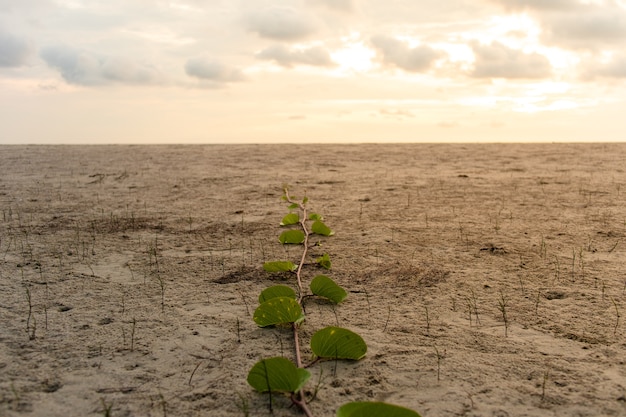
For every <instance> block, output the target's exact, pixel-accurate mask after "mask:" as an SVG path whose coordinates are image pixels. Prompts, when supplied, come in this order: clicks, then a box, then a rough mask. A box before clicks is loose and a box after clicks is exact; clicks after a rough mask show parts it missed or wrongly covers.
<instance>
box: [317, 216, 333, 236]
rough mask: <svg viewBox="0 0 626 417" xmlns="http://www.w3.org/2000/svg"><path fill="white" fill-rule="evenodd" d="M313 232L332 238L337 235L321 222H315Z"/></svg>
mask: <svg viewBox="0 0 626 417" xmlns="http://www.w3.org/2000/svg"><path fill="white" fill-rule="evenodd" d="M311 231H312V232H313V233H315V234H316V235H322V236H332V235H334V234H335V232H333V231H332V230H330V227H328V226H326V225H325V224H324V222H322V221H321V220H315V221H314V222H313V224H312V225H311Z"/></svg>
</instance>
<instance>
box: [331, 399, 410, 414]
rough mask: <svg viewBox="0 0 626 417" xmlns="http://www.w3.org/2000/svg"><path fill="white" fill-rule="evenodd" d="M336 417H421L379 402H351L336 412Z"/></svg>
mask: <svg viewBox="0 0 626 417" xmlns="http://www.w3.org/2000/svg"><path fill="white" fill-rule="evenodd" d="M337 417H421V416H420V415H419V414H417V413H416V412H415V411H413V410H409V409H408V408H404V407H400V406H398V405H393V404H387V403H380V402H353V403H348V404H344V405H342V406H341V407H339V410H337Z"/></svg>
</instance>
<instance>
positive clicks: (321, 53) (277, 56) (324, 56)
mask: <svg viewBox="0 0 626 417" xmlns="http://www.w3.org/2000/svg"><path fill="white" fill-rule="evenodd" d="M256 57H257V58H259V59H266V60H271V61H274V62H276V63H277V64H278V65H281V66H283V67H292V66H293V65H298V64H301V65H311V66H317V67H329V66H332V65H333V61H332V60H331V58H330V54H329V53H328V51H327V50H326V49H324V48H322V47H321V46H314V47H312V48H306V49H289V48H287V47H286V46H284V45H273V46H270V47H268V48H265V49H263V50H262V51H261V52H259V53H258V54H256Z"/></svg>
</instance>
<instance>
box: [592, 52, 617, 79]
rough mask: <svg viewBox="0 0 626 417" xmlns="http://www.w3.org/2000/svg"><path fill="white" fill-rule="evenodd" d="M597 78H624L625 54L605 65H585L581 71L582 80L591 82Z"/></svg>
mask: <svg viewBox="0 0 626 417" xmlns="http://www.w3.org/2000/svg"><path fill="white" fill-rule="evenodd" d="M597 77H603V78H626V54H621V55H617V56H615V57H613V59H612V60H611V61H610V62H608V63H605V64H599V63H596V62H594V63H589V64H587V65H586V66H585V68H584V70H583V78H584V79H586V80H591V79H594V78H597Z"/></svg>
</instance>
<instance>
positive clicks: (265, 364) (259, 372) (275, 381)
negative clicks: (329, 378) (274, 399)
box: [248, 357, 311, 393]
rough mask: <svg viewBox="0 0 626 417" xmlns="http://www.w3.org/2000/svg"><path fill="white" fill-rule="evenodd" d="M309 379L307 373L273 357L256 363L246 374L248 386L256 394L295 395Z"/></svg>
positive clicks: (309, 374)
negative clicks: (256, 392)
mask: <svg viewBox="0 0 626 417" xmlns="http://www.w3.org/2000/svg"><path fill="white" fill-rule="evenodd" d="M310 377H311V373H310V372H309V371H307V370H306V369H302V368H298V367H296V365H294V364H293V362H291V361H290V360H289V359H286V358H282V357H275V358H268V359H263V360H261V361H259V362H257V363H256V364H255V365H254V366H253V367H252V369H250V372H249V373H248V384H250V385H251V386H252V388H254V389H255V390H257V391H258V392H269V391H271V392H285V393H295V392H298V391H300V389H302V387H303V386H304V384H305V383H306V382H307V381H308V380H309V378H310Z"/></svg>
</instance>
